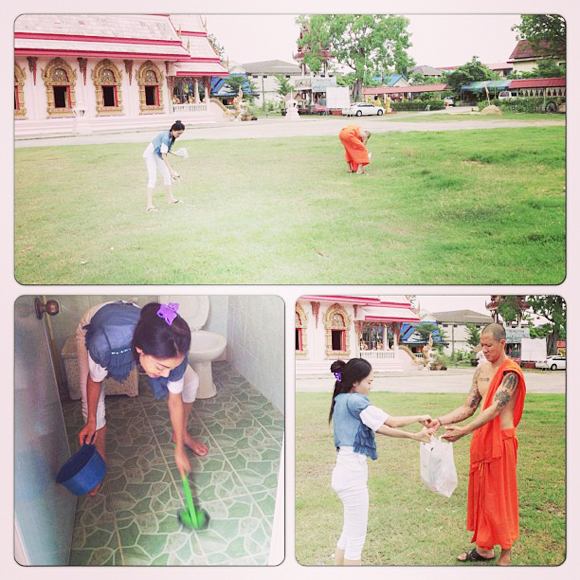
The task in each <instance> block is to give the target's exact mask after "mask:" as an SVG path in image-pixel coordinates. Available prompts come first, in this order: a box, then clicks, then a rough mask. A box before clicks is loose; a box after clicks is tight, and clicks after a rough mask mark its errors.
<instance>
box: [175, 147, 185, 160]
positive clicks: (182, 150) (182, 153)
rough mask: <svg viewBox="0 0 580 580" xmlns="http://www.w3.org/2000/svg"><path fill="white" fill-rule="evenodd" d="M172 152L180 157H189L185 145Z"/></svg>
mask: <svg viewBox="0 0 580 580" xmlns="http://www.w3.org/2000/svg"><path fill="white" fill-rule="evenodd" d="M173 154H174V155H177V156H178V157H182V158H183V159H189V152H188V151H187V149H186V148H185V147H180V148H179V149H177V151H174V152H173Z"/></svg>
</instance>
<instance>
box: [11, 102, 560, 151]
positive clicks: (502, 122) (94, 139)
mask: <svg viewBox="0 0 580 580" xmlns="http://www.w3.org/2000/svg"><path fill="white" fill-rule="evenodd" d="M437 113H439V114H441V111H432V112H421V113H398V114H397V117H366V118H362V119H359V118H357V119H356V120H355V121H353V119H347V118H345V117H315V116H308V117H301V118H300V119H299V120H298V121H287V120H285V119H284V118H280V119H278V118H265V119H259V120H258V121H247V122H229V123H220V124H212V125H196V126H193V127H191V128H189V127H188V129H187V131H186V133H185V135H184V136H183V137H182V138H181V139H180V143H183V142H186V141H187V140H188V139H195V140H198V139H270V138H276V137H313V136H321V135H323V136H324V135H326V136H328V135H338V132H339V131H340V129H341V128H342V127H344V125H345V124H348V123H350V122H356V123H357V124H358V125H360V126H361V127H363V128H365V129H368V130H369V131H371V132H373V133H389V132H396V131H400V132H401V131H402V132H410V131H465V130H468V129H498V128H516V127H547V126H564V125H565V119H564V118H560V117H558V118H556V119H546V120H537V121H517V120H514V119H502V118H494V119H489V118H485V119H483V118H481V117H479V118H478V116H477V114H474V118H473V119H470V120H456V119H454V118H453V117H454V116H455V115H456V114H457V113H455V114H449V121H429V116H430V115H431V114H437ZM404 118H415V119H423V118H424V119H425V120H424V121H423V120H420V121H413V122H405V121H403V120H400V121H399V120H396V119H404ZM157 133H158V131H151V132H150V131H143V132H133V133H127V132H125V133H114V134H106V135H86V136H78V137H54V138H47V139H22V140H20V139H19V140H17V141H16V142H15V146H16V148H20V147H51V146H60V145H94V144H103V143H145V144H146V143H148V142H149V141H150V140H151V139H152V138H153V137H154V136H155V135H156V134H157Z"/></svg>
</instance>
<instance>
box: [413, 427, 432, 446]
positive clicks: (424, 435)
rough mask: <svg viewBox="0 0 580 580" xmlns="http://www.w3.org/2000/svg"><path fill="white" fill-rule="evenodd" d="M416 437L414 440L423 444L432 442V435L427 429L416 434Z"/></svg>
mask: <svg viewBox="0 0 580 580" xmlns="http://www.w3.org/2000/svg"><path fill="white" fill-rule="evenodd" d="M414 435H415V436H414V437H413V439H415V440H416V441H420V442H421V443H429V442H430V441H431V434H430V433H429V429H427V427H423V429H421V431H419V432H418V433H415V434H414Z"/></svg>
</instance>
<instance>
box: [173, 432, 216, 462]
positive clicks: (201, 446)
mask: <svg viewBox="0 0 580 580" xmlns="http://www.w3.org/2000/svg"><path fill="white" fill-rule="evenodd" d="M171 441H173V443H175V433H174V434H173V436H172V437H171ZM183 443H184V444H185V446H186V447H189V449H191V450H192V451H193V452H194V453H195V454H196V455H198V456H199V457H205V456H206V455H207V453H208V451H209V449H208V448H207V445H205V443H202V442H201V441H198V440H197V439H194V438H193V437H192V436H191V435H190V434H189V433H186V434H185V437H184V439H183Z"/></svg>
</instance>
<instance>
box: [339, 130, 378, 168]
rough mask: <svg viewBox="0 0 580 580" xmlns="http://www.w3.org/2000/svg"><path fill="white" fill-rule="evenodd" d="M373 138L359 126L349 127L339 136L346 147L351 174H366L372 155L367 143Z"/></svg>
mask: <svg viewBox="0 0 580 580" xmlns="http://www.w3.org/2000/svg"><path fill="white" fill-rule="evenodd" d="M370 136H371V133H370V131H364V130H362V129H361V128H360V127H359V126H358V125H347V126H346V127H344V128H343V129H341V131H340V133H339V134H338V138H339V139H340V142H341V143H342V144H343V146H344V151H345V156H346V164H347V165H348V170H349V172H350V173H358V174H359V175H360V174H362V173H366V171H365V166H367V165H368V164H369V163H370V155H369V152H368V150H367V147H366V143H367V141H368V140H369V138H370Z"/></svg>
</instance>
